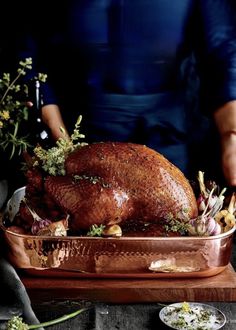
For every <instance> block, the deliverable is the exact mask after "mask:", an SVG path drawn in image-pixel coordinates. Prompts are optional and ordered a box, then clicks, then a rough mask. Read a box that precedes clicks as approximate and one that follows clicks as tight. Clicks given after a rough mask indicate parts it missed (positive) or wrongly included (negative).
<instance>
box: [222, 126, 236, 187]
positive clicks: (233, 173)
mask: <svg viewBox="0 0 236 330" xmlns="http://www.w3.org/2000/svg"><path fill="white" fill-rule="evenodd" d="M221 148H222V158H221V159H222V170H223V174H224V177H225V180H226V181H227V183H228V184H229V185H230V186H234V187H235V186H236V132H229V133H227V134H224V135H223V136H221Z"/></svg>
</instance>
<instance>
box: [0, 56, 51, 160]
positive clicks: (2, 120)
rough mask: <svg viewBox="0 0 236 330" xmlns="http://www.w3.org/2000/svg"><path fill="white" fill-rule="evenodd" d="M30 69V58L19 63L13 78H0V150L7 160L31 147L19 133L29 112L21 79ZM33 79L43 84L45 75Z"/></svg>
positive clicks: (25, 85) (7, 74)
mask: <svg viewBox="0 0 236 330" xmlns="http://www.w3.org/2000/svg"><path fill="white" fill-rule="evenodd" d="M31 69H32V58H31V57H29V58H26V59H25V60H22V61H20V62H19V67H18V69H17V73H16V76H15V77H14V78H12V77H11V74H10V73H3V75H2V77H1V78H0V148H1V149H2V150H3V151H4V152H6V151H7V152H8V153H9V159H12V157H13V156H14V155H15V153H16V152H17V153H18V155H20V154H21V153H22V152H23V151H26V150H27V148H29V147H30V146H31V145H30V143H29V135H24V134H23V133H21V132H20V127H21V125H22V123H23V122H24V121H27V120H28V111H29V108H28V107H27V105H26V100H27V98H28V94H29V91H28V85H27V84H26V83H25V82H24V80H23V81H21V79H22V78H23V76H25V75H26V74H27V72H28V71H29V70H31ZM35 78H36V79H38V80H40V81H41V82H45V81H46V78H47V75H46V74H43V73H39V74H38V76H37V77H35Z"/></svg>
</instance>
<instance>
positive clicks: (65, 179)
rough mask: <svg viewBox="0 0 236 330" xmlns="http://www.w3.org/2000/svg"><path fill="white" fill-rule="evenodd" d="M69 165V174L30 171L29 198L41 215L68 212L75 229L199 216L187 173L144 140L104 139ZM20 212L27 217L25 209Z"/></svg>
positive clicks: (79, 152)
mask: <svg viewBox="0 0 236 330" xmlns="http://www.w3.org/2000/svg"><path fill="white" fill-rule="evenodd" d="M65 169H66V175H65V176H49V175H47V176H45V177H43V175H42V174H41V173H40V171H39V170H37V169H33V170H31V171H29V173H28V184H27V186H26V198H27V200H28V203H30V205H31V207H32V208H33V209H35V210H36V211H37V213H39V214H41V216H44V217H47V218H50V217H51V218H52V216H53V217H55V218H56V217H60V216H62V215H63V214H64V215H69V216H70V217H69V228H70V230H71V231H72V232H73V233H77V232H78V231H80V230H88V229H89V228H90V226H91V225H93V224H97V225H100V224H104V225H111V224H120V225H121V226H122V225H123V226H126V225H127V224H129V223H130V224H132V226H133V225H134V226H135V225H137V226H138V224H139V223H140V224H142V225H143V224H151V225H153V224H154V223H156V224H158V223H159V224H160V223H164V222H165V221H168V219H170V218H174V219H179V220H181V221H182V220H183V221H188V220H189V219H191V218H194V217H196V216H197V213H198V211H197V204H196V198H195V195H194V192H193V190H192V188H191V185H190V183H189V181H188V180H187V178H186V177H185V176H184V174H183V173H182V172H181V171H180V170H179V169H178V168H177V167H176V166H174V165H173V164H172V163H170V162H169V161H168V160H167V159H166V158H165V157H163V156H162V155H161V154H160V153H158V152H156V151H154V150H152V149H150V148H148V147H146V146H144V145H139V144H133V143H122V142H105V143H102V142H101V143H93V144H90V145H87V146H83V147H81V148H79V149H76V150H75V151H73V152H72V153H71V154H70V155H69V156H68V157H67V159H66V161H65ZM20 212H21V214H20V216H21V218H23V219H25V221H26V222H27V220H26V218H27V216H29V213H28V215H27V210H26V209H24V208H21V210H20ZM132 226H131V227H132ZM159 229H160V226H159ZM131 231H132V228H131ZM159 231H160V230H159Z"/></svg>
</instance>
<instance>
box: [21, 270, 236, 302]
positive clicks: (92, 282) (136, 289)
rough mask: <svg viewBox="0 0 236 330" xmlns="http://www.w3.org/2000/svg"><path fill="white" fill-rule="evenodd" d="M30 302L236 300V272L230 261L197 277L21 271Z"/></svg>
mask: <svg viewBox="0 0 236 330" xmlns="http://www.w3.org/2000/svg"><path fill="white" fill-rule="evenodd" d="M21 279H22V281H23V283H24V285H25V287H26V289H27V292H28V294H29V296H30V298H31V300H32V302H33V303H41V302H46V301H52V299H53V300H89V301H100V302H107V303H121V304H122V303H145V302H149V303H150V302H175V301H198V302H200V301H202V302H206V301H225V302H226V301H227V302H232V301H236V273H235V271H234V269H233V267H232V266H231V265H228V266H227V268H226V269H225V270H224V271H223V272H222V273H220V274H218V275H215V276H212V277H207V278H196V279H193V278H192V279H186V278H182V279H85V278H82V279H81V278H48V277H33V276H29V275H25V274H21Z"/></svg>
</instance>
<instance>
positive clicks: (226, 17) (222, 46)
mask: <svg viewBox="0 0 236 330" xmlns="http://www.w3.org/2000/svg"><path fill="white" fill-rule="evenodd" d="M199 4H200V12H201V20H200V21H201V23H202V33H203V44H202V49H201V50H200V54H201V62H202V64H203V66H202V78H203V79H202V81H201V82H202V90H203V91H204V93H203V101H204V103H205V108H206V110H207V111H208V113H209V114H210V115H212V116H213V119H214V121H215V124H216V127H217V129H218V132H219V136H220V141H221V143H220V144H221V146H219V148H220V147H221V163H222V172H223V174H224V176H225V179H226V181H227V182H228V184H229V185H231V186H236V3H235V1H234V0H215V1H211V0H200V1H199Z"/></svg>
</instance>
